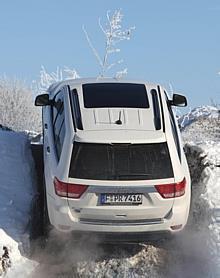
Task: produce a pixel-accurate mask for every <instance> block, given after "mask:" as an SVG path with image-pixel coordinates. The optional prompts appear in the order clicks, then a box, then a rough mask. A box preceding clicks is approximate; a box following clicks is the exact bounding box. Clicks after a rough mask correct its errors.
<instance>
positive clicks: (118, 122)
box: [115, 111, 122, 125]
mask: <svg viewBox="0 0 220 278" xmlns="http://www.w3.org/2000/svg"><path fill="white" fill-rule="evenodd" d="M115 124H116V125H122V121H121V111H120V112H119V119H118V120H117V121H115Z"/></svg>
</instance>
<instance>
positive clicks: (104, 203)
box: [35, 79, 191, 239]
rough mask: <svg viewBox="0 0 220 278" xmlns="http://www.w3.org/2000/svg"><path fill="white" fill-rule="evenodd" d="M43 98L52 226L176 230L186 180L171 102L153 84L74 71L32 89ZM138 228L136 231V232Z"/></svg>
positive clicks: (183, 214)
mask: <svg viewBox="0 0 220 278" xmlns="http://www.w3.org/2000/svg"><path fill="white" fill-rule="evenodd" d="M35 105H37V106H43V131H44V132H43V133H44V176H45V187H46V188H45V191H46V194H45V196H46V200H47V201H46V204H47V211H46V213H45V215H46V214H47V213H48V216H49V222H50V223H51V224H52V226H54V227H55V228H56V229H58V230H59V231H63V232H70V231H78V232H80V233H82V232H90V233H91V232H95V233H100V234H102V235H103V234H104V235H107V234H109V235H113V236H116V237H115V239H119V238H120V239H123V237H118V235H119V234H126V235H128V236H129V235H135V237H136V239H138V238H140V237H141V236H144V237H145V236H146V238H148V236H149V235H152V234H153V235H154V234H156V233H157V232H165V233H166V232H167V233H169V234H170V233H176V232H178V231H180V230H182V229H183V227H184V226H185V225H186V222H187V218H188V215H189V208H190V196H191V182H190V175H189V169H188V165H187V161H186V157H185V154H184V151H183V147H182V143H181V139H180V132H179V128H178V124H177V122H176V117H175V115H174V114H173V111H172V105H175V106H186V98H185V97H184V96H181V95H177V94H174V95H173V99H172V100H169V98H168V96H167V94H166V91H165V89H164V88H163V87H161V86H160V85H154V84H148V83H145V82H142V83H141V82H136V81H126V82H125V81H117V80H115V79H75V80H67V81H63V82H59V83H56V84H53V85H52V86H51V87H50V88H49V89H48V94H43V95H39V96H37V98H36V100H35ZM137 234H138V235H139V236H140V237H137Z"/></svg>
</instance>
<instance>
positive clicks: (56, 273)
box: [0, 107, 220, 278]
mask: <svg viewBox="0 0 220 278" xmlns="http://www.w3.org/2000/svg"><path fill="white" fill-rule="evenodd" d="M180 120H181V123H182V130H183V131H182V135H183V140H184V143H185V144H186V145H185V150H186V154H187V158H188V163H189V166H190V171H191V176H192V205H191V212H190V218H189V223H188V225H187V227H186V229H185V230H184V232H183V233H182V234H181V235H179V237H177V238H176V239H174V240H172V241H161V242H158V243H155V244H140V245H129V246H119V245H116V246H110V247H109V246H108V247H106V246H100V245H99V244H98V243H97V242H90V243H89V242H87V241H82V242H78V243H76V242H73V241H71V239H70V238H68V237H66V236H65V237H62V238H57V236H55V235H54V234H53V233H52V234H51V237H50V238H49V241H48V244H47V247H46V249H45V250H41V249H40V248H39V252H38V254H37V257H38V258H37V261H38V262H39V264H38V263H36V262H33V261H31V260H28V259H27V258H26V257H27V254H28V229H27V226H28V222H29V218H30V202H31V199H32V197H33V195H34V193H33V188H34V187H33V185H34V183H35V181H34V175H35V174H34V168H33V161H32V158H31V153H30V147H29V144H28V141H27V136H26V135H24V134H17V133H13V132H6V131H1V132H0V154H1V160H0V177H1V184H0V202H1V206H0V250H1V249H2V247H3V245H6V246H7V247H9V248H10V256H11V260H12V267H11V269H10V270H9V271H8V273H7V277H15V276H16V277H17V278H19V277H22V278H26V277H33V278H44V277H156V278H159V277H171V278H172V277H173V278H174V277H175V278H176V277H179V278H182V277H194V278H198V277H200V278H206V277H220V191H219V187H220V119H219V112H218V110H217V109H216V108H213V107H200V108H196V109H194V110H192V111H191V112H190V113H188V115H187V117H185V119H184V118H181V119H180ZM0 255H1V254H0ZM33 269H34V271H33Z"/></svg>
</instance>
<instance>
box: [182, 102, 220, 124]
mask: <svg viewBox="0 0 220 278" xmlns="http://www.w3.org/2000/svg"><path fill="white" fill-rule="evenodd" d="M219 117H220V112H219V109H218V108H216V107H214V106H208V105H206V106H199V107H196V108H194V109H193V110H190V111H189V112H188V113H187V114H185V115H183V116H181V117H180V118H179V119H178V121H179V124H180V126H181V128H184V127H186V126H188V125H190V124H191V123H193V122H194V121H197V120H199V119H204V118H209V119H218V118H219Z"/></svg>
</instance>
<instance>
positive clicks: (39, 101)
mask: <svg viewBox="0 0 220 278" xmlns="http://www.w3.org/2000/svg"><path fill="white" fill-rule="evenodd" d="M52 102H53V101H52V100H50V99H49V95H48V94H42V95H39V96H37V97H36V99H35V103H34V105H35V106H46V105H51V104H52Z"/></svg>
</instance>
